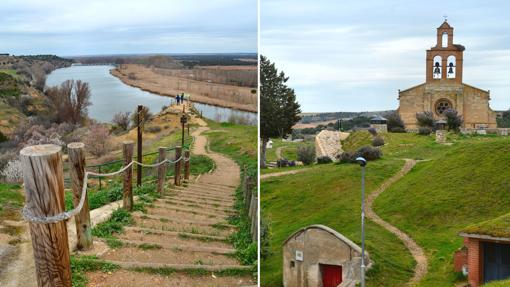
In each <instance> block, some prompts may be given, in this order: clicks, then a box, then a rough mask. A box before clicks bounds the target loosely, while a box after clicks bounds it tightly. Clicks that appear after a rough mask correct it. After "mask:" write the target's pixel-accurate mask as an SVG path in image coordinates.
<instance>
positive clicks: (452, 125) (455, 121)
mask: <svg viewBox="0 0 510 287" xmlns="http://www.w3.org/2000/svg"><path fill="white" fill-rule="evenodd" d="M444 116H445V117H446V126H447V127H448V130H453V131H456V132H457V131H459V129H460V127H461V126H462V123H463V122H464V120H463V119H462V116H461V115H459V113H458V112H457V111H456V110H454V109H448V110H446V111H445V112H444Z"/></svg>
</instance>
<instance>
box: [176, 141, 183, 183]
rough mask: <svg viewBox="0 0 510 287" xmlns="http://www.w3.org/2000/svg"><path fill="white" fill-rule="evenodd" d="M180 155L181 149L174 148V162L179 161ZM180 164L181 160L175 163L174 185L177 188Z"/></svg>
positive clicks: (179, 178)
mask: <svg viewBox="0 0 510 287" xmlns="http://www.w3.org/2000/svg"><path fill="white" fill-rule="evenodd" d="M181 155H182V147H180V146H178V147H175V160H177V159H179V158H180V157H181ZM181 163H182V160H180V161H178V162H176V163H175V172H174V184H175V185H177V186H179V185H181Z"/></svg>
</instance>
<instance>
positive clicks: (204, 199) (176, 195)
mask: <svg viewBox="0 0 510 287" xmlns="http://www.w3.org/2000/svg"><path fill="white" fill-rule="evenodd" d="M163 198H178V199H181V200H182V199H191V200H201V201H202V202H210V203H213V204H214V203H217V204H222V205H224V206H233V205H234V201H233V200H230V201H226V200H221V199H216V198H208V197H204V196H200V195H196V194H190V193H185V194H184V193H177V192H175V193H167V194H165V195H163Z"/></svg>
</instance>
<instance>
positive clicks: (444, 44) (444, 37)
mask: <svg viewBox="0 0 510 287" xmlns="http://www.w3.org/2000/svg"><path fill="white" fill-rule="evenodd" d="M441 47H443V48H446V47H448V33H446V32H444V33H443V35H441Z"/></svg>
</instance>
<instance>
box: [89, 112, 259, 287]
mask: <svg viewBox="0 0 510 287" xmlns="http://www.w3.org/2000/svg"><path fill="white" fill-rule="evenodd" d="M195 121H197V122H198V124H199V128H198V129H197V130H195V131H194V132H193V133H192V135H193V136H194V137H195V142H194V145H193V150H192V156H193V155H207V156H208V157H210V158H211V159H212V160H213V161H214V163H215V169H214V171H213V172H211V173H207V174H202V175H201V176H200V177H198V179H196V180H194V181H191V182H190V183H188V184H185V185H183V186H173V185H169V188H168V189H167V190H166V191H165V194H164V195H163V196H162V197H161V198H159V199H157V200H156V201H155V202H154V203H153V204H151V205H150V206H148V207H147V212H146V213H142V212H134V213H133V217H134V219H135V224H134V225H132V226H129V227H127V228H126V229H125V232H124V233H122V234H117V235H116V236H117V237H118V238H119V239H120V241H121V242H122V243H123V246H122V247H120V248H116V249H110V250H108V251H106V252H104V253H103V254H102V255H101V256H100V258H101V259H104V260H107V261H109V262H112V263H115V264H118V265H120V266H121V267H122V269H120V270H118V271H115V272H113V273H112V274H105V273H102V272H91V273H89V274H87V276H88V278H89V280H90V282H89V285H88V286H95V287H98V286H133V287H134V286H150V285H155V286H248V285H253V281H252V278H251V275H250V273H249V272H250V269H251V266H243V265H241V264H240V263H239V262H238V261H237V259H236V258H235V256H233V255H234V254H235V248H234V247H233V246H232V245H231V244H230V243H229V241H228V240H227V239H228V237H229V236H230V235H231V234H232V233H233V232H235V231H236V227H235V226H233V225H231V224H229V223H228V217H229V216H230V215H231V214H234V213H235V212H236V211H235V209H234V207H233V205H234V202H235V198H234V194H235V189H236V188H237V186H238V185H239V183H240V170H239V167H238V166H237V164H236V163H235V162H234V161H233V160H231V159H230V158H228V157H226V156H223V155H221V154H217V153H213V152H210V151H209V150H208V148H207V138H206V137H205V136H204V135H203V133H204V132H205V131H207V130H209V128H208V127H207V125H206V123H205V122H203V121H202V120H200V119H195ZM132 268H142V269H146V270H147V269H152V270H158V269H159V270H161V268H163V269H165V268H166V269H170V270H177V271H179V270H180V271H181V272H177V273H175V274H172V275H170V276H161V275H157V274H150V273H146V272H134V271H132V270H130V269H132ZM231 270H238V271H243V270H244V271H247V272H244V274H245V275H235V274H236V272H232V274H231V275H229V274H230V271H231ZM220 271H226V272H225V275H224V276H220V275H218V274H220ZM197 273H200V274H204V275H199V276H197V275H196V274H197ZM193 274H195V275H193ZM215 274H216V275H215Z"/></svg>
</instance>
